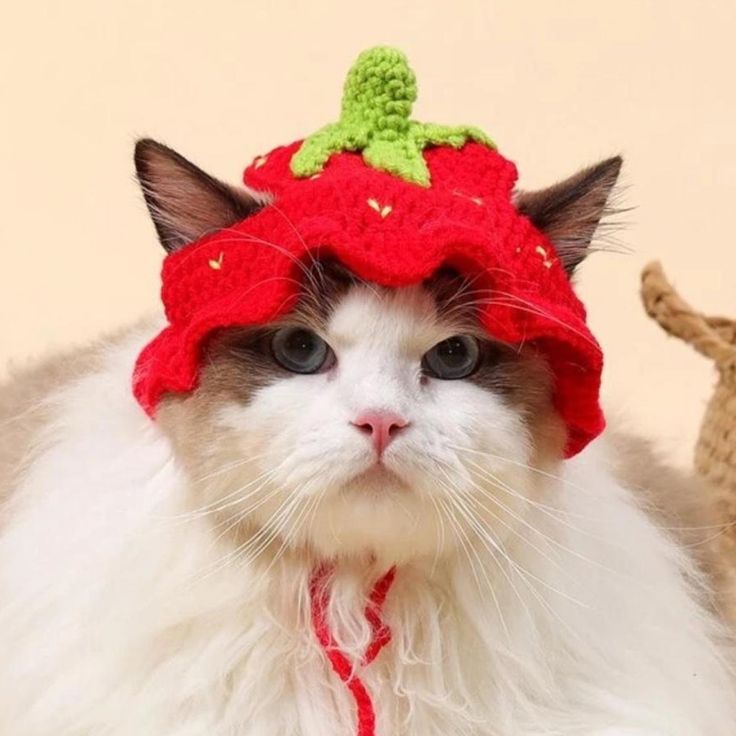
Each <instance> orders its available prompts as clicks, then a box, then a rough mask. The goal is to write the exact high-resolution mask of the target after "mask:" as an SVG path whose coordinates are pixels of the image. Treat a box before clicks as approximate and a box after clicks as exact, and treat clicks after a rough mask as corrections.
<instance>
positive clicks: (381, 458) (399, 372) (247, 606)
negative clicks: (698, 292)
mask: <svg viewBox="0 0 736 736" xmlns="http://www.w3.org/2000/svg"><path fill="white" fill-rule="evenodd" d="M138 163H139V175H140V176H141V179H142V180H143V183H144V186H145V187H146V190H147V193H148V198H149V204H152V209H153V212H154V216H155V218H156V223H157V226H158V227H159V233H160V234H161V233H165V234H167V235H168V236H171V234H172V233H178V234H179V235H180V236H181V239H182V240H183V241H186V240H187V239H189V240H191V239H192V238H193V237H196V235H197V234H201V232H204V231H205V230H206V229H208V228H211V227H213V226H219V227H222V226H225V225H227V224H228V223H227V219H228V217H231V216H232V214H233V213H232V212H230V210H229V209H228V208H229V207H231V205H232V202H229V203H228V202H227V201H224V200H222V199H221V198H222V197H223V196H225V195H224V191H225V190H224V189H221V190H219V191H217V190H216V188H213V187H212V186H207V183H208V182H211V181H212V180H210V179H208V178H206V175H204V174H203V173H202V172H199V171H198V170H196V169H195V168H194V167H193V166H192V165H191V164H188V163H187V162H183V159H181V158H180V157H178V156H176V155H175V154H173V153H172V152H170V151H168V149H165V148H164V147H162V146H159V145H156V144H153V143H151V142H144V143H142V144H140V146H139V150H138ZM619 163H620V162H618V161H617V160H614V161H613V162H606V163H605V164H603V165H601V166H600V167H598V168H597V169H594V170H591V171H587V172H585V176H582V177H581V176H578V177H574V178H573V179H571V180H570V181H569V182H566V183H564V184H563V185H558V187H557V188H555V189H554V190H550V194H549V195H548V197H547V199H545V195H544V193H541V194H540V193H537V194H535V195H521V196H520V198H519V206H520V208H522V209H523V208H524V206H525V203H526V204H527V206H528V209H529V214H530V216H533V215H534V212H535V211H541V209H544V208H542V207H541V205H540V203H545V204H546V205H547V208H546V209H545V210H544V211H545V216H546V217H547V221H546V225H547V229H548V231H550V232H552V233H553V235H554V238H555V241H556V242H557V244H558V246H559V248H560V252H561V253H564V254H566V257H567V258H568V259H569V263H570V265H571V266H572V265H574V264H576V263H577V262H578V261H579V260H580V259H581V258H582V255H581V249H584V248H585V247H586V246H587V244H588V242H589V240H590V236H591V235H592V231H593V229H594V227H595V224H596V223H597V222H598V219H599V218H600V216H601V213H602V211H603V206H604V204H605V201H606V197H607V195H608V193H609V190H610V188H611V185H612V184H613V182H614V180H615V178H616V175H617V173H618V165H619ZM561 191H564V192H566V193H567V194H568V195H569V196H568V197H560V196H559V195H560V192H561ZM227 196H228V197H241V196H242V197H245V196H246V195H244V194H237V195H236V194H234V193H233V192H232V191H230V190H227ZM525 196H526V199H525ZM535 208H536V210H535ZM218 218H219V219H218ZM591 223H592V225H591ZM479 298H480V297H479V296H478V295H477V294H474V293H473V290H472V284H468V283H467V282H466V281H464V280H462V279H459V278H458V277H457V276H455V275H454V274H452V273H449V272H448V273H441V274H438V275H437V276H436V277H435V278H434V279H431V280H430V281H429V282H427V283H425V284H423V285H418V286H415V287H411V288H406V289H398V290H391V291H389V290H383V289H381V288H378V287H376V286H375V285H372V284H364V283H361V282H359V281H357V280H355V279H353V278H352V277H351V275H350V274H348V273H345V272H344V271H342V269H340V268H339V267H336V266H334V265H332V264H315V266H314V267H313V268H311V269H309V270H308V273H306V274H305V290H304V296H303V299H302V301H301V303H300V305H299V306H298V308H297V309H296V311H295V312H294V314H291V315H289V316H288V317H287V318H286V319H285V320H284V321H283V322H281V323H279V324H276V325H272V326H269V327H268V329H265V330H263V329H259V330H246V329H230V330H223V331H221V332H220V333H218V334H217V335H216V336H215V337H214V338H213V339H212V340H211V341H210V343H209V344H208V348H207V359H206V367H205V369H204V372H203V375H202V380H201V383H200V386H199V388H198V389H197V391H195V392H194V393H193V394H191V395H189V396H185V397H168V398H167V399H166V400H165V402H164V404H163V405H162V406H161V409H160V411H159V414H158V415H157V421H156V422H152V421H151V420H150V419H149V417H148V416H146V415H145V414H144V413H143V411H142V410H141V408H140V407H139V405H138V404H137V403H136V401H135V399H134V398H133V395H132V392H131V387H130V386H131V383H130V382H131V375H132V372H133V366H134V361H135V359H136V357H137V355H138V353H139V352H140V350H141V349H142V347H143V346H144V345H145V344H146V343H147V342H148V341H149V340H150V339H151V338H152V336H153V335H154V334H155V333H156V332H157V331H158V330H159V329H160V326H161V325H160V324H159V322H158V321H157V320H152V321H150V322H146V323H144V324H142V325H139V326H137V327H136V328H134V329H131V330H128V331H126V332H125V333H124V334H122V335H119V336H117V337H115V338H113V339H111V340H108V341H105V342H104V344H102V345H100V346H98V347H96V348H92V349H90V350H87V351H84V352H82V353H79V354H75V355H73V356H65V357H63V358H62V359H60V360H55V361H51V362H49V363H47V364H45V365H43V366H41V367H40V368H37V369H33V370H30V371H28V372H26V373H23V374H21V375H19V376H17V377H16V378H15V379H13V381H11V382H10V383H8V384H7V385H6V386H4V387H2V388H0V410H2V429H0V441H1V442H2V444H3V447H2V448H0V462H1V464H0V470H1V471H2V477H0V482H2V489H3V494H4V505H3V521H2V527H1V528H0V653H1V655H0V733H2V734H8V735H10V734H12V735H13V736H51V735H52V734H53V736H92V735H97V734H105V735H106V736H122V735H123V734H125V735H128V736H129V735H131V734H136V736H205V734H206V735H207V736H215V735H217V736H351V735H352V734H354V733H355V732H356V731H355V729H356V725H355V719H356V715H355V704H354V701H353V699H352V697H351V695H350V693H349V691H348V689H347V688H346V687H345V685H344V684H343V683H342V682H341V681H340V679H339V678H338V677H337V676H336V674H335V672H334V671H333V669H332V667H331V665H330V663H329V661H328V659H327V657H326V655H325V651H324V649H323V648H322V647H321V646H320V645H319V643H318V641H317V638H316V636H315V632H314V627H313V625H312V621H311V614H312V610H311V609H312V606H313V603H314V600H313V596H312V595H311V594H310V581H311V579H312V575H313V572H314V570H315V568H316V567H318V566H320V565H322V564H323V563H324V562H325V561H327V560H329V562H330V573H329V588H328V601H327V617H328V619H329V623H330V627H331V630H332V632H333V634H334V637H335V639H336V643H337V645H338V646H339V648H340V650H341V651H342V652H344V653H345V654H346V655H347V656H348V657H349V658H350V659H351V660H352V661H353V663H354V665H355V668H356V672H357V674H359V675H360V678H361V680H362V682H363V683H365V686H366V688H367V690H368V691H369V692H370V693H371V697H372V700H373V704H374V706H375V711H376V719H377V721H376V723H377V725H376V733H377V734H379V736H542V735H544V736H552V735H554V736H573V735H578V734H579V735H581V736H731V734H732V733H734V730H735V728H736V689H735V686H734V677H733V658H732V656H733V655H732V651H731V648H730V644H729V642H728V640H727V637H726V632H725V631H724V630H723V628H722V625H721V624H720V623H719V621H718V620H717V616H716V614H715V613H714V612H713V611H712V610H711V607H710V605H709V598H708V588H707V580H706V579H705V577H704V575H703V574H702V573H701V572H700V571H699V569H698V567H697V565H696V563H695V561H694V560H693V559H692V558H691V556H690V553H689V550H688V549H686V548H685V546H684V545H682V544H681V543H680V542H679V541H678V539H676V538H675V536H674V535H673V534H672V533H671V532H670V531H668V530H667V529H665V528H662V525H661V524H660V523H658V522H657V520H656V519H657V517H655V516H654V515H652V514H651V513H650V512H649V511H648V510H646V509H645V508H644V505H643V503H642V500H641V498H640V497H639V496H638V495H637V494H635V493H633V492H632V491H630V490H628V489H627V488H625V487H623V486H622V485H621V484H620V483H619V482H618V481H617V480H616V478H615V474H614V473H613V471H612V465H613V461H612V459H611V457H610V456H609V452H608V449H607V444H606V439H605V437H604V438H603V439H601V440H598V441H596V442H595V443H593V444H592V445H591V446H589V447H588V448H587V449H586V450H585V451H584V452H582V453H581V454H580V455H579V456H577V457H575V458H574V459H572V460H567V461H564V460H563V459H562V457H563V446H564V430H563V428H562V426H561V424H560V422H559V420H558V418H557V417H556V415H555V412H554V410H553V408H552V406H551V403H550V386H549V376H548V372H547V370H546V366H545V365H544V362H543V360H542V359H541V358H540V357H539V356H538V355H536V354H534V353H533V352H532V351H530V350H528V349H527V348H525V347H520V346H506V345H497V344H493V343H492V342H490V341H489V340H488V339H487V337H486V336H484V335H483V334H482V333H481V332H480V331H479V329H478V327H477V325H476V324H475V322H474V320H473V307H474V305H475V304H477V300H478V299H479ZM612 359H613V360H615V359H616V356H613V357H612ZM447 379H453V380H447ZM390 568H395V570H396V578H395V581H394V583H393V587H392V588H391V591H390V593H389V595H388V597H387V600H386V602H385V606H384V610H383V613H382V616H383V619H384V621H385V623H386V625H387V626H389V627H390V629H391V632H392V640H391V642H390V643H389V644H387V645H386V646H385V647H384V648H383V650H382V651H381V653H380V654H379V655H378V657H377V659H376V660H375V661H374V662H373V663H372V664H370V665H366V666H361V664H360V660H361V657H362V654H363V652H364V651H365V649H366V647H367V646H368V644H369V642H370V641H371V637H372V629H371V625H370V622H369V620H368V619H367V618H366V616H365V610H364V609H365V606H366V596H367V595H368V592H369V591H370V589H371V587H372V586H373V584H374V583H375V581H376V580H377V579H378V578H379V577H381V576H382V575H383V574H385V573H386V571H387V570H389V569H390Z"/></svg>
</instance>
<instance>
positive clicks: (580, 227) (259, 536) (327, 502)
mask: <svg viewBox="0 0 736 736" xmlns="http://www.w3.org/2000/svg"><path fill="white" fill-rule="evenodd" d="M620 166H621V159H620V158H612V159H609V160H607V161H604V162H602V163H600V164H598V165H597V166H594V167H591V168H589V169H584V170H583V171H581V172H579V173H578V174H576V175H574V176H572V177H571V178H569V179H567V180H566V181H564V182H561V183H559V184H557V185H554V186H552V187H550V188H548V189H546V190H542V191H539V192H531V193H524V192H520V193H518V194H517V197H516V206H517V208H518V209H519V211H520V212H521V213H522V214H524V215H526V216H527V217H529V218H530V219H531V220H532V221H533V222H534V224H535V225H536V227H537V228H538V229H539V230H542V231H544V232H545V233H546V235H547V237H548V238H549V240H550V241H551V242H552V243H553V244H554V246H555V248H556V250H557V255H558V257H559V258H560V261H561V262H562V264H563V265H564V266H565V268H567V270H568V272H570V273H572V271H573V269H574V268H575V267H576V266H577V265H578V264H579V263H580V262H581V261H582V260H583V258H584V256H585V254H586V253H587V252H588V250H589V246H590V243H591V239H592V237H593V234H594V233H595V231H596V228H597V227H598V224H599V221H600V219H601V217H602V216H603V215H604V214H606V213H607V211H608V210H607V202H608V196H609V194H610V192H611V189H612V187H613V185H614V183H615V182H616V178H617V176H618V172H619V169H620ZM136 167H137V172H138V177H139V179H140V181H141V184H142V186H143V191H144V194H145V198H146V202H147V204H148V206H149V209H150V211H151V214H152V216H153V219H154V223H155V225H156V228H157V231H158V234H159V238H160V240H161V242H162V244H163V245H164V247H165V248H166V249H167V250H169V251H172V250H177V249H179V248H186V247H187V244H188V243H190V242H192V241H193V240H196V239H197V238H199V237H201V236H202V235H204V234H205V233H207V232H210V231H213V230H218V229H221V228H226V227H228V226H229V225H232V224H233V223H235V222H237V221H239V220H242V219H243V218H246V217H248V216H250V215H251V214H252V213H253V212H254V211H256V210H257V209H258V208H259V207H261V206H264V204H265V205H266V206H267V205H268V198H267V197H265V196H261V195H257V194H255V193H253V192H248V191H245V190H242V189H240V190H236V189H234V188H231V187H228V186H226V185H225V184H222V183H221V182H219V181H217V180H215V179H213V178H212V177H210V176H208V175H207V174H205V173H204V172H203V171H201V170H200V169H198V168H197V167H196V166H194V165H193V164H191V163H190V162H188V161H187V160H186V159H184V158H182V157H181V156H179V155H178V154H177V153H175V152H174V151H172V150H171V149H168V148H166V147H165V146H162V145H161V144H159V143H156V142H155V141H149V140H143V141H140V142H139V143H138V145H137V147H136ZM266 245H267V244H265V245H264V247H266ZM276 246H278V244H276ZM303 282H304V293H303V298H302V300H301V303H300V305H299V306H298V308H297V309H296V311H295V313H294V314H292V315H289V317H288V318H286V319H285V320H284V321H283V322H282V323H280V324H275V325H268V326H264V327H259V328H258V329H247V328H240V329H227V330H222V331H220V332H219V333H216V334H214V335H212V336H211V339H210V340H209V342H208V344H207V346H206V350H205V353H204V355H203V362H202V367H201V376H200V383H199V386H198V388H197V390H196V391H194V392H193V393H192V394H190V395H185V396H169V397H168V398H166V399H165V400H164V402H163V404H162V405H161V406H160V408H159V411H158V414H157V420H158V421H159V423H160V425H161V427H162V428H163V429H164V431H166V432H167V433H168V434H169V435H170V437H171V439H172V444H173V447H174V451H175V453H176V455H177V457H178V460H179V462H180V464H181V465H182V467H183V468H184V469H185V471H186V472H187V473H188V475H189V478H190V481H191V483H190V486H191V491H192V497H193V498H192V500H193V504H194V506H195V507H196V509H197V510H196V512H195V515H197V516H200V517H201V518H203V519H206V520H207V521H211V523H213V524H216V525H217V527H218V530H219V537H220V538H223V539H232V540H234V541H235V542H236V544H237V545H238V551H237V557H236V558H235V559H246V558H258V557H260V556H263V557H265V558H268V557H269V556H270V555H271V554H279V552H280V550H290V549H294V548H296V549H298V550H299V551H300V553H301V554H304V553H305V552H308V553H312V554H316V555H319V556H322V557H336V556H347V557H350V556H365V555H369V556H373V557H379V558H382V559H383V560H385V561H386V562H388V563H393V562H400V561H402V560H406V559H409V558H416V557H433V558H434V557H441V556H442V555H445V554H449V553H451V552H452V551H453V550H456V549H459V548H463V549H464V550H465V553H466V554H470V552H468V546H469V545H468V543H469V542H475V543H480V544H485V545H489V546H491V547H494V546H497V545H499V543H503V542H504V540H507V539H508V538H509V537H512V536H513V537H515V538H516V539H517V540H521V539H523V537H524V535H523V533H520V531H519V527H520V526H523V524H524V523H525V514H526V512H527V510H528V508H530V501H534V500H535V498H534V497H535V495H536V494H537V493H538V492H539V491H538V489H539V488H541V487H542V486H543V485H544V484H543V483H542V482H541V480H542V479H543V478H544V477H546V474H547V472H548V471H549V470H550V469H553V467H552V466H553V465H554V464H555V463H557V462H559V461H560V460H561V458H562V452H563V447H564V444H565V436H564V429H563V427H562V425H561V422H560V421H559V419H558V418H557V416H556V414H555V412H554V410H553V408H552V406H551V404H550V393H551V391H550V376H549V374H548V371H547V367H546V365H545V364H544V361H543V360H542V359H541V358H540V357H539V356H538V355H536V354H535V353H534V350H533V347H532V346H519V345H516V346H515V345H510V346H508V345H506V346H504V345H498V344H494V343H493V341H492V340H490V339H489V338H488V336H486V335H483V334H481V333H480V331H479V329H478V325H477V320H476V318H475V310H474V306H477V304H478V300H482V299H490V300H492V299H493V294H477V293H474V292H473V289H472V284H464V283H462V282H461V281H460V280H458V278H457V277H453V276H451V275H448V274H444V275H438V276H437V277H436V278H434V279H432V280H430V281H429V282H427V283H424V284H419V285H416V286H413V287H411V288H405V289H392V290H386V289H382V288H380V287H378V286H375V285H371V284H360V283H356V282H354V281H353V280H352V279H351V277H350V276H349V274H345V273H342V272H340V271H339V269H338V270H336V269H335V268H334V267H329V268H327V269H325V268H324V267H316V268H309V269H307V267H306V266H305V274H304V278H303Z"/></svg>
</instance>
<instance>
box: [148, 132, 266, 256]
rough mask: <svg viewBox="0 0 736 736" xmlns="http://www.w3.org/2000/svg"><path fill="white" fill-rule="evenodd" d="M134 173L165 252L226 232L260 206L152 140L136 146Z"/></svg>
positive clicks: (249, 194) (260, 202)
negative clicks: (214, 233) (207, 235)
mask: <svg viewBox="0 0 736 736" xmlns="http://www.w3.org/2000/svg"><path fill="white" fill-rule="evenodd" d="M135 170H136V174H137V176H138V181H139V182H140V185H141V189H142V190H143V196H144V198H145V200H146V204H147V205H148V211H149V212H150V213H151V218H152V219H153V224H154V225H155V226H156V232H157V233H158V237H159V240H160V241H161V244H162V245H163V247H164V248H165V249H166V250H167V251H168V252H171V251H174V250H177V249H178V248H181V247H182V246H184V245H186V244H187V243H191V242H193V241H195V240H198V239H199V238H201V237H202V236H203V235H206V234H207V233H210V232H214V231H215V230H220V229H222V228H225V227H229V226H230V225H233V224H234V223H236V222H239V221H240V220H243V219H245V218H246V217H248V216H249V215H252V214H253V213H254V212H256V211H257V210H258V209H260V208H261V207H262V205H263V201H262V200H259V199H258V198H257V197H256V196H254V195H253V194H252V193H250V192H247V191H246V190H245V189H242V190H241V189H236V188H235V187H231V186H229V185H227V184H224V183H223V182H221V181H219V180H218V179H215V178H213V177H211V176H210V175H209V174H206V173H205V172H204V171H202V170H201V169H200V168H199V167H197V166H195V165H194V164H193V163H191V162H190V161H187V159H185V158H184V157H183V156H180V155H179V154H178V153H177V152H176V151H174V150H172V149H171V148H169V147H168V146H165V145H163V144H162V143H158V142H157V141H154V140H151V139H150V138H144V139H142V140H139V141H138V142H137V143H136V146H135Z"/></svg>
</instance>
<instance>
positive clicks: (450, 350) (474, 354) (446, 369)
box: [422, 335, 480, 381]
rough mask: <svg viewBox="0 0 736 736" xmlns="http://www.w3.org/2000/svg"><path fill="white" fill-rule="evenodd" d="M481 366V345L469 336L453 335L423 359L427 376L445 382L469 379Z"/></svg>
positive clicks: (438, 344)
mask: <svg viewBox="0 0 736 736" xmlns="http://www.w3.org/2000/svg"><path fill="white" fill-rule="evenodd" d="M479 364H480V345H479V344H478V341H477V340H476V339H475V338H474V337H470V336H469V335H453V336H452V337H449V338H448V339H447V340H443V341H442V342H440V343H437V345H435V346H434V347H433V348H432V349H431V350H428V351H427V352H426V353H425V354H424V357H423V358H422V368H423V370H424V372H425V374H427V375H429V376H432V377H434V378H441V379H442V380H444V381H455V380H458V379H460V378H467V377H468V376H469V375H471V374H472V373H473V372H474V371H475V370H476V368H477V367H478V365H479Z"/></svg>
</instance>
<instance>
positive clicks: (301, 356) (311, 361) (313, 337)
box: [271, 327, 334, 373]
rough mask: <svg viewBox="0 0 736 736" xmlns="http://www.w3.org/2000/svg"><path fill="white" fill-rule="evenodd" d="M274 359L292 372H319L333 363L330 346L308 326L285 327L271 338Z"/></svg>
mask: <svg viewBox="0 0 736 736" xmlns="http://www.w3.org/2000/svg"><path fill="white" fill-rule="evenodd" d="M271 353H272V354H273V357H274V360H275V361H276V362H277V363H278V364H279V365H280V366H281V367H282V368H286V370H287V371H291V372H292V373H317V372H318V371H320V370H322V369H324V368H325V367H327V366H328V364H331V363H332V361H333V359H334V354H333V352H332V350H331V349H330V346H329V345H328V344H327V343H326V342H325V341H324V340H323V339H322V338H321V337H320V336H319V335H317V334H316V333H315V332H312V330H308V329H307V328H306V327H284V328H282V329H280V330H278V331H277V332H276V333H275V334H274V336H273V338H272V340H271Z"/></svg>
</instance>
